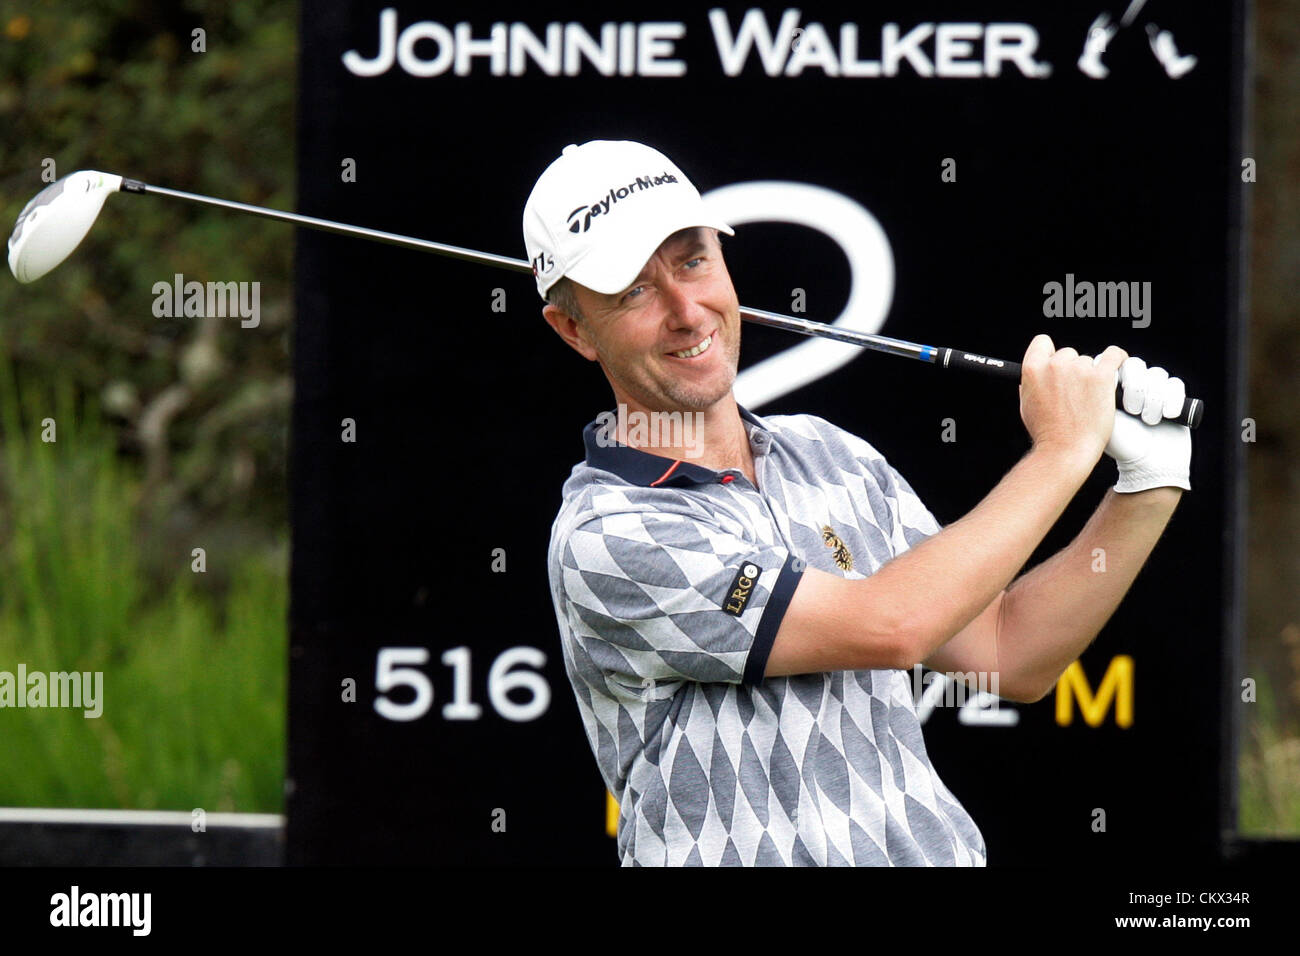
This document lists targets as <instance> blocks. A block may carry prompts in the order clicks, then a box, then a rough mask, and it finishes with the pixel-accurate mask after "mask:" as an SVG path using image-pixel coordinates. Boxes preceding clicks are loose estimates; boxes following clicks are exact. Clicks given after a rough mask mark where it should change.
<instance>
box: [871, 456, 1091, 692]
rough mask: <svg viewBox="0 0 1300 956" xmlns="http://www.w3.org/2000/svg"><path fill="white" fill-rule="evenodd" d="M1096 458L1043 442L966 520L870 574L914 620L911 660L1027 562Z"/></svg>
mask: <svg viewBox="0 0 1300 956" xmlns="http://www.w3.org/2000/svg"><path fill="white" fill-rule="evenodd" d="M1094 464H1095V461H1092V460H1089V459H1087V458H1086V457H1085V458H1083V459H1081V458H1080V456H1079V455H1078V454H1077V453H1075V452H1073V451H1069V450H1058V449H1048V448H1040V447H1035V448H1034V449H1033V450H1031V451H1030V452H1029V453H1028V454H1027V455H1025V457H1024V458H1022V459H1021V460H1020V461H1019V462H1018V463H1017V464H1016V465H1015V467H1013V468H1012V469H1011V470H1010V471H1009V472H1007V474H1006V475H1005V476H1004V477H1003V479H1002V480H1001V481H1000V482H998V484H997V485H996V486H995V487H994V488H993V490H992V491H990V492H989V494H988V495H987V496H986V497H985V498H984V500H983V501H981V502H980V503H979V504H978V505H976V506H975V507H974V508H973V509H972V510H971V511H970V512H969V513H968V514H966V515H965V516H964V517H963V518H961V519H960V520H959V521H956V522H954V523H953V524H951V525H949V526H948V527H946V528H944V529H943V530H942V531H940V532H939V533H938V534H936V535H933V536H932V537H929V538H927V539H926V540H925V541H923V542H921V543H920V544H918V545H917V546H916V547H914V548H911V549H909V550H908V551H906V552H904V553H903V554H901V555H899V556H898V557H896V558H894V559H893V560H892V561H890V562H888V563H887V564H885V565H884V566H883V567H882V568H881V569H880V570H879V571H877V572H876V573H875V574H873V575H871V576H870V577H869V578H867V579H866V580H865V581H864V582H862V583H863V585H864V586H865V587H868V588H870V589H872V590H873V592H874V593H876V594H885V595H889V596H890V597H889V604H890V605H891V606H893V607H894V608H898V609H900V610H901V611H902V615H903V618H904V619H905V620H906V625H905V629H906V634H905V635H904V637H903V643H904V645H905V647H906V649H907V655H906V656H907V657H908V658H909V661H910V662H909V663H907V665H906V666H908V667H910V666H911V665H912V664H914V663H916V662H918V661H921V660H924V659H925V658H926V657H928V656H929V655H930V654H931V652H933V651H934V650H935V649H936V648H938V647H940V646H941V645H943V644H944V643H945V642H947V641H948V640H949V639H950V638H951V637H952V636H953V635H954V634H956V633H957V632H958V631H959V630H961V629H962V628H963V627H965V626H966V625H967V624H969V623H970V622H971V621H972V620H973V619H974V618H975V617H976V615H978V614H979V613H980V612H981V611H983V610H984V609H985V608H986V607H987V606H988V605H989V603H990V602H991V601H992V600H993V599H994V597H996V596H997V594H998V593H999V592H1000V591H1001V590H1002V589H1003V588H1005V587H1006V586H1007V585H1008V584H1009V583H1010V582H1011V580H1012V578H1014V577H1015V575H1016V573H1017V572H1019V571H1020V569H1021V568H1022V567H1024V565H1025V562H1026V561H1028V560H1029V558H1030V556H1031V555H1032V554H1033V552H1034V549H1035V548H1036V547H1038V544H1039V542H1040V541H1042V539H1043V537H1044V536H1045V535H1046V534H1047V532H1048V531H1049V530H1051V527H1052V525H1053V524H1055V523H1056V520H1057V519H1058V518H1059V517H1060V516H1061V512H1063V511H1064V510H1065V506H1066V505H1067V504H1068V503H1069V501H1070V499H1071V498H1072V497H1074V494H1075V492H1077V491H1078V490H1079V487H1080V486H1081V485H1082V484H1083V482H1084V479H1085V478H1087V476H1088V474H1089V472H1090V470H1091V469H1092V467H1093V465H1094Z"/></svg>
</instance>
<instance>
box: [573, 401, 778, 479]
mask: <svg viewBox="0 0 1300 956" xmlns="http://www.w3.org/2000/svg"><path fill="white" fill-rule="evenodd" d="M736 408H737V409H738V410H739V412H740V418H741V421H743V422H746V423H747V424H746V428H745V430H746V432H748V433H749V435H750V444H751V447H754V446H758V448H761V449H763V450H765V449H766V446H767V445H768V443H769V442H770V440H771V439H770V436H769V434H768V431H767V428H766V426H765V425H764V424H763V421H762V419H760V418H759V417H758V416H757V415H755V414H754V413H753V412H751V411H749V409H747V408H744V407H743V406H740V405H737V406H736ZM611 414H616V413H614V412H611ZM602 417H606V418H607V416H602ZM750 426H752V427H750ZM602 431H603V428H602V422H601V419H599V418H598V419H596V420H595V421H593V422H591V423H589V424H588V425H587V427H586V428H584V429H583V430H582V441H583V444H584V445H585V446H586V448H587V464H588V465H590V466H591V467H592V468H599V469H601V470H602V471H608V472H611V473H613V474H615V475H618V476H619V477H620V478H622V479H623V480H624V481H628V482H631V483H632V484H634V485H642V486H643V487H656V488H657V487H662V486H664V485H672V486H676V487H681V486H684V485H692V484H697V485H698V484H706V483H716V482H718V481H721V480H722V476H723V474H724V473H723V472H719V471H714V470H712V469H711V468H703V467H701V466H700V465H692V464H691V463H690V462H688V461H687V460H686V459H684V458H681V459H676V460H674V459H672V458H667V457H665V456H663V455H654V454H651V453H650V452H647V451H642V450H641V449H639V448H632V447H630V446H628V445H620V444H616V443H612V442H611V440H610V439H609V438H603V437H602ZM758 448H756V450H758Z"/></svg>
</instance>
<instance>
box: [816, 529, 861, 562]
mask: <svg viewBox="0 0 1300 956" xmlns="http://www.w3.org/2000/svg"><path fill="white" fill-rule="evenodd" d="M822 542H823V543H824V544H825V545H826V547H828V548H830V549H831V550H832V551H834V552H835V565H836V567H838V568H839V569H840V570H841V571H852V570H853V555H852V554H851V553H850V552H849V549H848V547H847V546H846V545H845V544H844V542H843V541H841V540H840V536H839V535H838V534H836V533H835V532H834V531H833V530H831V526H830V525H828V524H824V525H822Z"/></svg>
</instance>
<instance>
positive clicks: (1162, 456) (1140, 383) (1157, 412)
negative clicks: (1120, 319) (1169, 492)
mask: <svg viewBox="0 0 1300 956" xmlns="http://www.w3.org/2000/svg"><path fill="white" fill-rule="evenodd" d="M1118 384H1119V385H1120V386H1121V387H1122V389H1123V404H1124V410H1123V411H1120V410H1119V409H1116V410H1115V428H1114V430H1113V431H1112V432H1111V435H1110V442H1109V443H1108V444H1107V445H1106V454H1107V455H1109V456H1110V457H1111V458H1114V459H1115V463H1116V464H1117V465H1118V466H1119V481H1118V482H1116V483H1115V490H1116V491H1118V492H1124V493H1132V492H1135V491H1146V490H1147V489H1149V488H1162V487H1167V486H1172V487H1175V488H1182V489H1183V490H1185V491H1191V490H1192V484H1191V480H1190V474H1191V464H1192V431H1191V429H1190V428H1188V427H1187V426H1186V425H1180V424H1178V423H1177V422H1171V421H1165V417H1166V416H1174V415H1177V414H1179V413H1180V412H1181V411H1182V410H1183V402H1184V400H1185V399H1186V397H1187V391H1186V389H1185V387H1184V386H1183V380H1182V379H1181V378H1170V376H1169V373H1168V372H1166V371H1165V370H1164V369H1162V368H1158V367H1157V368H1147V363H1146V362H1144V361H1142V359H1140V358H1137V357H1136V356H1130V357H1129V358H1128V359H1126V360H1125V361H1124V364H1123V365H1121V366H1120V369H1119V383H1118Z"/></svg>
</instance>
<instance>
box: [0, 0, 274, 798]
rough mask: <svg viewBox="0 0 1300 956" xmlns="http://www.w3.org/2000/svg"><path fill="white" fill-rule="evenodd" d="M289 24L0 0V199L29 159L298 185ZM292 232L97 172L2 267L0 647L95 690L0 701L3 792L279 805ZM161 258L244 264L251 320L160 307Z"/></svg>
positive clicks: (209, 271) (221, 187)
mask: <svg viewBox="0 0 1300 956" xmlns="http://www.w3.org/2000/svg"><path fill="white" fill-rule="evenodd" d="M196 28H202V29H203V30H204V31H205V43H206V51H205V52H196V51H194V50H193V49H192V47H191V44H192V31H193V30H194V29H196ZM296 46H297V7H296V5H295V4H291V3H287V2H282V0H276V2H271V0H241V2H240V3H232V4H226V3H211V2H194V0H189V2H184V3H160V2H147V0H94V2H91V0H64V2H59V3H57V4H55V3H38V2H28V3H24V2H10V3H6V4H5V5H4V8H3V12H0V218H3V219H4V221H5V222H7V223H12V222H13V221H14V219H16V217H17V215H18V213H19V211H20V210H21V209H22V207H23V206H24V205H25V204H26V203H27V201H28V200H30V199H31V198H32V197H33V196H34V195H35V194H36V193H37V192H39V191H40V190H41V189H42V188H44V186H45V185H46V184H47V183H46V182H45V181H43V180H42V170H43V169H44V168H45V167H44V162H43V161H44V160H46V159H52V160H54V162H55V171H56V173H57V175H59V176H62V175H66V174H67V173H70V172H73V171H74V170H77V169H102V170H106V171H110V172H115V173H119V174H122V175H125V176H133V177H136V178H139V179H143V180H145V181H148V182H154V183H157V184H159V185H168V186H173V187H175V188H178V189H184V190H188V191H194V192H200V193H207V194H211V195H215V196H221V197H225V198H229V199H234V200H239V201H243V202H250V203H256V204H259V205H269V206H278V207H281V208H285V209H291V208H293V206H294V195H295V184H294V166H293V157H294V132H295V119H294V115H293V106H294V83H295V77H296V65H297V54H296ZM292 239H293V236H292V232H291V230H290V229H289V227H287V226H284V225H281V224H276V223H270V222H265V221H262V220H257V219H253V218H250V217H247V216H238V215H234V214H230V213H225V212H220V211H217V210H204V209H202V208H200V207H197V206H190V205H188V204H183V203H177V202H170V201H167V200H160V199H149V198H138V197H129V196H117V197H112V198H110V200H109V202H108V203H107V204H106V206H105V208H104V210H103V213H102V214H101V217H100V219H99V221H98V222H97V223H96V226H95V228H94V229H92V230H91V233H90V235H89V236H88V237H87V238H86V240H85V241H84V242H83V244H82V246H81V247H80V248H79V249H78V250H77V251H76V252H75V253H74V254H73V255H72V256H71V257H70V258H69V259H68V260H67V261H66V262H64V263H63V264H62V265H60V266H59V267H58V268H57V269H56V270H55V271H54V272H52V273H51V274H50V275H48V276H46V277H45V278H43V279H41V280H40V281H38V282H36V283H34V284H32V285H29V286H21V285H19V284H18V283H17V282H15V281H14V280H13V278H12V277H11V276H9V275H8V274H7V270H5V275H3V276H2V277H0V670H9V671H13V670H14V669H15V668H16V665H17V663H18V662H23V663H26V664H27V666H28V668H29V669H32V670H45V671H67V670H74V669H75V670H79V671H96V670H100V671H103V672H104V685H105V686H104V694H105V698H106V702H105V705H104V714H103V716H102V717H100V718H98V719H86V718H84V717H83V716H82V714H81V712H80V711H69V710H53V709H46V710H39V711H37V710H23V711H13V710H8V709H0V739H2V740H3V745H2V746H0V805H31V806H42V805H45V806H104V807H139V808H153V807H160V808H168V809H185V810H188V809H192V808H194V807H203V808H205V809H207V810H210V811H220V810H241V811H263V812H277V811H279V810H280V808H281V806H282V783H283V775H284V726H285V682H286V667H287V658H286V653H285V649H286V627H287V620H286V606H287V568H286V564H287V558H286V554H287V546H286V542H287V538H288V529H287V524H288V508H287V494H286V473H287V448H288V416H289V402H290V396H291V393H292V386H291V380H290V377H289V330H290V328H291V317H292V308H291V305H292V300H291V291H292V289H291V266H292ZM176 273H182V274H183V275H184V276H185V278H186V280H197V281H199V282H207V281H222V282H227V281H234V282H241V281H247V282H253V281H256V282H259V283H260V295H261V323H260V325H259V326H258V327H257V328H242V327H241V326H240V323H239V319H238V318H228V319H214V320H204V319H195V318H188V319H187V318H158V317H155V316H154V315H153V301H154V293H153V291H152V290H153V286H154V284H155V283H157V282H160V281H161V282H168V283H170V282H171V281H172V277H173V276H174V275H175V274H176ZM45 418H52V419H54V421H55V422H56V427H57V430H58V431H57V435H58V440H57V441H56V442H53V443H46V442H43V441H41V437H40V435H41V422H42V420H43V419H45ZM196 546H202V547H205V548H206V550H207V560H208V571H207V573H205V574H195V573H193V572H191V570H190V550H191V548H192V547H196Z"/></svg>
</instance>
